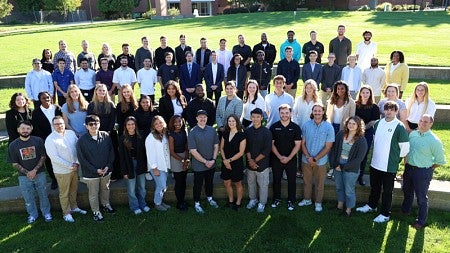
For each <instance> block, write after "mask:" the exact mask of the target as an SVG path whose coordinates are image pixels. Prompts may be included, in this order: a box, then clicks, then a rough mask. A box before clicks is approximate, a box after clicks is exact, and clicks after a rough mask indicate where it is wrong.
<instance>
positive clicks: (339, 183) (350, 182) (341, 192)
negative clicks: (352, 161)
mask: <svg viewBox="0 0 450 253" xmlns="http://www.w3.org/2000/svg"><path fill="white" fill-rule="evenodd" d="M357 179H358V173H357V172H347V171H337V170H334V181H335V182H336V195H337V199H338V201H339V202H344V203H345V206H346V207H347V208H353V207H355V203H356V193H355V184H356V180H357Z"/></svg>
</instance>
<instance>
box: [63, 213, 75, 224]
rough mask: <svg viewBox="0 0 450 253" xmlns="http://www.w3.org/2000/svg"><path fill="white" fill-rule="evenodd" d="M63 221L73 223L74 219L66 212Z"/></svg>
mask: <svg viewBox="0 0 450 253" xmlns="http://www.w3.org/2000/svg"><path fill="white" fill-rule="evenodd" d="M63 218H64V221H67V222H70V223H73V222H75V220H74V219H73V217H72V215H71V214H70V213H69V214H66V215H64V217H63Z"/></svg>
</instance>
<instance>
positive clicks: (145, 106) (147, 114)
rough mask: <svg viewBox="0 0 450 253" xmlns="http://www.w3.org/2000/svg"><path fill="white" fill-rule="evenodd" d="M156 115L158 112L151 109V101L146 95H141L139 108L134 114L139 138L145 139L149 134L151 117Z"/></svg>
mask: <svg viewBox="0 0 450 253" xmlns="http://www.w3.org/2000/svg"><path fill="white" fill-rule="evenodd" d="M156 115H158V110H156V109H155V108H154V107H153V104H152V99H151V98H150V97H149V96H147V95H141V99H139V107H138V109H137V110H136V111H135V112H134V117H135V118H136V120H137V126H138V129H139V132H140V134H141V136H142V137H143V138H144V139H145V138H147V136H148V135H149V134H150V130H151V128H152V127H151V126H152V120H153V117H155V116H156Z"/></svg>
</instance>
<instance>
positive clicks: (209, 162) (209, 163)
mask: <svg viewBox="0 0 450 253" xmlns="http://www.w3.org/2000/svg"><path fill="white" fill-rule="evenodd" d="M215 163H216V161H214V160H209V161H206V162H205V166H206V168H208V169H211V168H212V167H213V166H214V164H215Z"/></svg>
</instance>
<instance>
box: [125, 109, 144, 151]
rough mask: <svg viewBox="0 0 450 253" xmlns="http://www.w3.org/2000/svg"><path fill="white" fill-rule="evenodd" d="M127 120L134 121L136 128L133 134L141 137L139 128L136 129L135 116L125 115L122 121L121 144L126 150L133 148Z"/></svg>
mask: <svg viewBox="0 0 450 253" xmlns="http://www.w3.org/2000/svg"><path fill="white" fill-rule="evenodd" d="M129 121H133V122H134V125H135V126H136V129H135V130H134V134H135V135H136V137H138V138H141V135H140V134H139V129H138V124H137V120H136V118H135V117H133V116H129V117H127V118H126V119H125V121H124V123H123V145H124V146H125V148H126V149H128V150H130V149H132V148H133V143H132V142H131V135H130V133H129V132H128V130H127V123H128V122H129Z"/></svg>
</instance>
